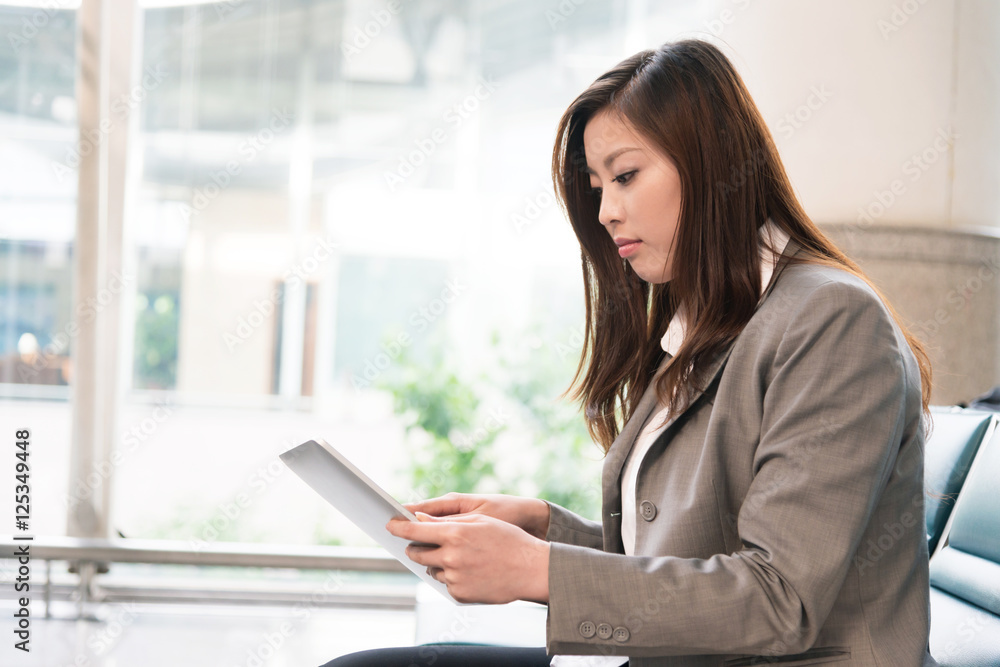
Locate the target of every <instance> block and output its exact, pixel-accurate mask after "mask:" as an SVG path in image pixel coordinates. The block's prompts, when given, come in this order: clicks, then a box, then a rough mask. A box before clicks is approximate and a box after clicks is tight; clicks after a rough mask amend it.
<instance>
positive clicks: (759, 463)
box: [331, 40, 936, 667]
mask: <svg viewBox="0 0 1000 667" xmlns="http://www.w3.org/2000/svg"><path fill="white" fill-rule="evenodd" d="M552 167H553V178H554V182H555V187H556V191H557V193H558V195H559V197H560V200H561V201H562V203H563V204H564V206H565V209H566V212H567V214H568V217H569V220H570V222H571V223H572V225H573V228H574V230H575V232H576V235H577V238H578V239H579V241H580V246H581V250H582V260H583V279H584V287H585V293H586V295H587V310H586V330H587V337H586V342H585V345H584V350H583V354H582V357H581V361H580V365H579V367H578V369H577V374H576V377H575V378H574V382H573V384H574V386H575V393H574V397H575V398H578V399H580V400H581V402H582V404H583V406H584V408H585V415H586V419H587V424H588V427H589V429H590V432H591V434H592V436H593V437H594V439H595V440H596V441H597V442H598V443H599V444H600V445H601V446H602V448H603V449H604V450H605V451H606V454H607V456H606V459H605V464H604V473H603V511H602V517H601V521H600V522H594V521H590V520H587V519H584V518H582V517H579V516H577V515H575V514H573V513H571V512H569V511H568V510H565V509H563V508H561V507H558V506H556V505H552V504H550V503H547V502H543V501H539V500H534V499H527V498H514V497H506V496H475V495H459V494H449V495H447V496H444V497H442V498H437V499H432V500H428V501H425V502H422V503H417V504H415V505H412V506H411V508H412V509H413V510H415V511H418V512H420V513H421V514H420V518H421V519H422V521H421V522H420V523H408V522H403V521H393V522H390V524H389V526H388V528H389V530H390V531H391V532H392V533H394V534H396V535H399V536H401V537H403V538H406V539H409V540H411V541H413V542H419V543H424V544H431V545H439V546H436V547H428V546H413V547H410V549H409V551H408V553H409V555H410V557H411V558H412V559H413V560H414V561H416V562H418V563H420V564H422V565H426V566H427V567H428V568H429V571H430V572H431V573H432V574H433V575H434V576H435V577H436V578H437V579H438V580H440V581H442V582H445V583H446V584H447V585H448V589H449V591H450V592H451V594H452V595H453V596H454V597H455V598H457V599H459V600H462V601H469V602H487V603H501V602H508V601H511V600H516V599H522V600H534V601H538V602H543V603H546V604H548V623H547V652H546V651H543V650H542V649H500V648H494V649H489V648H481V649H474V648H468V647H464V648H463V647H452V648H444V647H435V648H434V649H433V650H432V651H431V652H427V653H422V652H421V651H427V650H428V647H418V648H412V649H391V650H384V651H375V652H366V653H362V654H355V655H354V656H348V657H346V658H343V659H341V660H340V661H334V663H331V664H336V665H358V664H371V665H375V664H378V665H396V664H398V665H406V666H408V665H411V664H417V665H420V664H431V662H433V664H436V665H458V664H479V665H487V664H488V665H493V664H496V665H500V664H524V665H536V664H537V665H547V664H549V660H550V656H553V655H559V657H556V658H554V659H553V664H607V665H619V664H625V662H626V661H627V664H629V665H631V666H633V667H636V666H642V665H671V666H681V665H683V666H685V667H687V666H692V667H693V666H696V665H697V666H703V665H704V666H708V665H713V666H715V665H719V666H721V665H726V666H734V665H750V664H758V663H763V662H775V663H778V664H782V665H814V664H826V663H835V662H840V663H842V664H844V665H845V666H846V665H856V666H859V667H860V666H868V665H872V666H874V665H894V666H896V665H899V666H913V667H916V666H919V665H934V664H936V663H935V662H934V661H933V659H932V658H931V657H930V655H929V653H928V650H927V637H928V631H929V628H928V572H927V558H928V553H927V545H926V537H925V535H924V533H923V530H922V526H923V511H924V510H923V486H922V481H923V461H922V449H923V440H924V433H925V427H924V420H923V416H924V415H925V414H926V413H927V406H928V401H929V395H930V367H929V364H928V361H927V356H926V354H925V353H924V350H923V348H922V347H921V345H920V344H919V343H918V342H917V341H916V340H915V339H914V338H913V337H912V336H910V335H909V334H908V333H907V332H906V330H905V328H904V327H903V326H902V325H901V324H900V322H899V320H898V317H897V316H896V315H895V314H894V312H893V311H892V309H891V307H890V306H889V305H888V303H887V302H886V300H885V299H884V298H883V297H881V296H880V295H879V293H878V291H877V290H876V289H875V288H874V287H872V286H871V284H870V283H869V282H868V281H867V279H866V278H865V277H864V276H863V274H862V273H861V271H860V270H859V269H858V267H857V266H856V265H855V264H854V263H852V262H851V261H850V260H848V259H847V258H846V257H845V256H844V255H843V254H842V253H841V252H840V251H838V250H837V249H836V248H835V247H834V246H833V244H832V243H831V242H830V241H829V240H828V239H827V238H826V237H825V236H824V235H823V234H822V233H821V232H820V231H819V230H818V229H817V228H816V227H815V226H814V225H813V224H812V222H810V220H809V218H808V216H807V215H806V214H805V212H804V211H803V209H802V207H801V205H800V204H799V203H798V201H797V200H796V198H795V195H794V194H793V191H792V187H791V185H790V183H789V180H788V177H787V175H786V174H785V171H784V168H783V166H782V164H781V160H780V159H779V157H778V154H777V151H776V149H775V147H774V143H773V141H772V139H771V136H770V133H769V132H768V130H767V127H766V126H765V123H764V121H763V120H762V118H761V116H760V112H759V111H758V110H757V108H756V106H755V105H754V103H753V101H752V99H751V98H750V95H749V93H748V92H747V90H746V88H745V86H744V85H743V83H742V81H741V79H740V77H739V75H738V74H737V73H736V71H735V69H734V68H733V66H732V64H731V63H730V62H729V61H728V60H727V59H726V57H725V56H724V55H723V54H722V53H721V52H720V51H719V50H718V49H717V48H715V47H713V46H712V45H710V44H708V43H705V42H701V41H690V40H689V41H680V42H675V43H668V44H665V45H663V46H662V47H660V48H659V49H656V50H647V51H643V52H641V53H638V54H636V55H634V56H632V57H630V58H628V59H626V60H624V61H623V62H622V63H620V64H619V65H618V66H616V67H615V68H613V69H612V70H610V71H609V72H607V73H606V74H604V75H603V76H601V77H599V78H598V79H597V80H596V81H595V82H594V83H593V84H592V85H591V86H590V88H588V89H587V90H586V91H585V92H584V93H583V94H582V95H580V96H579V97H578V98H577V99H576V100H575V101H574V102H573V103H572V105H570V107H569V109H568V110H567V111H566V113H565V114H564V115H563V117H562V119H561V121H560V123H559V127H558V132H557V140H556V145H555V151H554V154H553V164H552ZM619 417H620V418H621V421H622V422H623V423H624V426H623V427H622V428H621V430H620V431H619V427H618V424H619ZM886 536H888V538H889V540H890V541H891V543H892V544H891V546H889V547H888V548H880V549H877V550H873V549H872V545H873V544H874V545H881V546H883V547H884V546H886V544H887V538H886ZM564 655H579V656H588V655H589V656H604V657H603V658H602V661H601V662H596V661H587V662H580V659H579V658H577V659H574V658H569V657H567V658H564V657H563V656H564ZM574 660H575V662H574Z"/></svg>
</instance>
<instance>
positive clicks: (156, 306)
mask: <svg viewBox="0 0 1000 667" xmlns="http://www.w3.org/2000/svg"><path fill="white" fill-rule="evenodd" d="M177 301H178V298H177V295H176V294H174V293H158V292H148V293H143V294H139V295H138V296H137V297H136V305H135V364H134V369H133V373H134V379H133V383H134V385H135V387H136V388H137V389H173V388H174V387H175V386H176V385H177V336H178V331H179V328H178V324H179V323H178V312H179V310H180V309H179V308H178V303H177Z"/></svg>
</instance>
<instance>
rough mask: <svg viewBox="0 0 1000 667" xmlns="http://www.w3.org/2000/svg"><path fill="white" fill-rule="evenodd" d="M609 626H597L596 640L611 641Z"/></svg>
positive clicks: (605, 624) (603, 624)
mask: <svg viewBox="0 0 1000 667" xmlns="http://www.w3.org/2000/svg"><path fill="white" fill-rule="evenodd" d="M611 633H612V630H611V626H610V625H608V624H607V623H601V624H600V625H598V626H597V638H598V639H611Z"/></svg>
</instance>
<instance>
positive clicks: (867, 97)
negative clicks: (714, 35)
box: [708, 0, 1000, 227]
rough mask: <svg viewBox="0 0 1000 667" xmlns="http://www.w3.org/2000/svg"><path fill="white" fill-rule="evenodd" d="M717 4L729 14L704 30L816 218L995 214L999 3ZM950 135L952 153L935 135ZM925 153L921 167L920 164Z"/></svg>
mask: <svg viewBox="0 0 1000 667" xmlns="http://www.w3.org/2000/svg"><path fill="white" fill-rule="evenodd" d="M904 6H905V9H909V10H911V13H909V14H907V13H906V11H904ZM741 7H742V9H741ZM714 10H715V13H714V14H713V13H712V12H709V13H708V15H709V16H710V17H712V16H714V17H716V18H718V17H721V16H722V12H725V11H727V10H728V11H729V12H731V13H730V14H729V15H727V18H729V23H728V24H723V27H722V29H721V32H720V31H719V30H718V28H719V24H718V23H716V24H712V27H715V28H716V32H719V33H720V34H719V38H720V39H721V40H722V41H723V47H724V48H727V50H728V52H729V53H730V55H731V56H732V57H733V58H734V59H735V61H736V63H737V65H738V67H739V68H740V70H741V72H742V73H743V75H744V77H745V79H746V80H747V84H748V86H749V87H750V89H751V93H752V94H753V95H754V98H755V99H756V100H757V101H758V103H759V104H760V106H761V109H762V112H763V113H764V117H765V119H767V121H768V123H769V124H770V126H771V129H772V132H773V133H774V135H775V138H776V140H777V142H778V147H779V149H780V151H781V154H782V156H783V158H784V160H785V165H786V168H787V169H788V172H789V175H790V177H791V179H792V182H793V183H794V185H795V187H796V189H797V190H798V193H799V195H800V197H801V199H802V201H803V203H804V204H805V206H806V209H807V210H808V211H809V213H810V214H811V215H812V216H813V218H814V219H815V220H816V221H817V222H821V223H823V222H838V223H844V222H857V221H858V219H859V209H862V210H863V209H868V208H869V207H870V206H872V208H873V211H874V212H875V213H879V215H877V216H875V215H873V216H872V218H873V220H874V221H875V222H878V223H884V224H901V225H920V226H930V227H950V226H964V225H990V226H993V225H997V224H998V223H1000V198H998V194H997V190H998V188H997V185H998V184H1000V159H998V156H1000V128H998V124H997V119H998V118H1000V100H998V94H1000V93H998V90H1000V85H998V83H1000V39H997V35H998V34H1000V3H995V2H990V1H989V0H877V1H873V0H839V1H838V2H818V1H813V0H806V1H802V0H768V1H767V2H754V1H752V0H749V1H748V0H739V1H737V0H722V1H720V2H717V3H715V6H714ZM711 20H713V19H712V18H709V21H711ZM897 24H898V25H897ZM815 91H822V95H816V94H815ZM821 98H822V99H821ZM810 102H811V103H812V106H813V108H809V103H810ZM796 112H798V115H799V117H798V119H796V120H795V121H794V122H791V121H789V120H788V119H787V116H788V115H789V114H792V116H793V118H794V116H795V114H796ZM949 132H951V133H952V134H953V136H954V137H955V138H954V141H953V144H954V149H953V150H952V149H950V148H949V146H948V145H947V143H944V142H943V141H942V140H940V139H938V137H939V136H942V135H943V136H949ZM935 141H937V146H935ZM925 151H926V152H927V156H926V157H927V158H928V162H929V163H930V164H927V168H926V169H924V168H923V165H922V164H920V162H918V161H917V160H915V159H914V156H920V155H921V154H923V153H924V152H925ZM894 181H898V186H899V187H897V193H892V184H893V182H894ZM887 191H888V192H889V193H890V194H891V195H892V197H891V198H892V199H893V201H892V203H891V204H890V205H888V206H886V207H885V210H884V211H880V210H879V205H878V204H879V203H880V202H879V201H878V200H879V195H880V194H881V195H882V198H883V200H889V199H890V197H889V196H887V195H886V192H887ZM873 203H874V204H875V205H874V206H873Z"/></svg>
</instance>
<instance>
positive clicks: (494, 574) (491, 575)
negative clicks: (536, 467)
mask: <svg viewBox="0 0 1000 667" xmlns="http://www.w3.org/2000/svg"><path fill="white" fill-rule="evenodd" d="M417 518H418V519H420V521H419V522H413V521H406V520H404V519H394V520H392V521H390V522H389V523H388V524H386V529H387V530H388V531H389V532H390V533H392V534H393V535H396V536H397V537H401V538H403V539H405V540H410V541H411V542H419V543H421V545H420V546H417V545H410V546H408V547H407V548H406V555H407V556H408V557H409V558H410V560H412V561H413V562H415V563H419V564H420V565H425V566H427V571H428V572H429V573H430V575H431V576H432V577H434V578H435V579H437V580H438V581H440V582H442V583H443V584H445V585H446V586H447V587H448V592H449V593H450V594H451V596H452V597H453V598H455V599H456V600H458V601H459V602H482V603H486V604H503V603H506V602H512V601H513V600H531V601H533V602H541V603H547V602H548V601H549V543H548V542H546V541H545V540H542V539H539V538H537V537H534V536H532V535H529V534H528V533H527V532H525V531H524V530H521V529H520V528H518V527H517V526H514V525H512V524H511V523H510V522H507V521H503V520H500V519H497V518H495V517H492V516H486V515H485V514H483V513H475V512H471V513H461V514H456V515H453V516H449V517H447V518H444V519H442V518H438V517H433V516H430V515H428V514H424V513H420V514H418V515H417ZM434 545H436V546H434Z"/></svg>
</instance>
